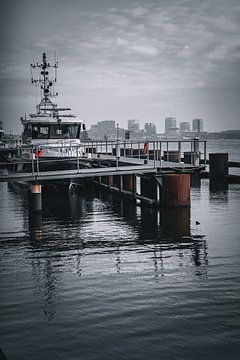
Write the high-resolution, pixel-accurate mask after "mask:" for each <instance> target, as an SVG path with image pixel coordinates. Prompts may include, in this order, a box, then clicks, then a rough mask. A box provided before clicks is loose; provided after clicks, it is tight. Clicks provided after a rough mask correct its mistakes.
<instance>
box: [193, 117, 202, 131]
mask: <svg viewBox="0 0 240 360" xmlns="http://www.w3.org/2000/svg"><path fill="white" fill-rule="evenodd" d="M192 131H194V132H198V133H200V132H202V131H203V120H202V119H193V121H192Z"/></svg>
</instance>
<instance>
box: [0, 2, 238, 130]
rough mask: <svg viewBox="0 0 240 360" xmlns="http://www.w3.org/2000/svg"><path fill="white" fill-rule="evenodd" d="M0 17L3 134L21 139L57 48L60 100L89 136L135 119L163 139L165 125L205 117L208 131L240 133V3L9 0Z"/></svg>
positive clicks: (205, 125)
mask: <svg viewBox="0 0 240 360" xmlns="http://www.w3.org/2000/svg"><path fill="white" fill-rule="evenodd" d="M29 14H31V15H29ZM0 16H1V22H0V26H1V33H2V39H1V43H0V45H1V49H2V53H1V59H0V62H1V63H0V64H1V71H0V116H1V119H3V120H4V127H5V130H6V131H10V130H12V131H13V132H17V133H20V132H21V123H20V117H21V116H24V114H28V113H30V112H33V111H34V108H35V105H36V95H37V94H39V92H38V91H37V89H36V88H34V87H33V86H32V85H31V82H30V70H29V68H30V63H31V62H32V61H33V58H34V59H35V60H36V61H40V60H41V56H42V53H43V52H46V53H47V56H48V58H49V60H53V58H54V51H55V50H56V52H57V58H58V61H59V74H58V83H57V91H59V93H60V96H59V98H58V99H57V102H58V103H59V104H60V106H67V107H68V106H70V107H71V108H72V110H73V112H74V113H76V114H77V115H78V116H79V117H80V118H82V119H83V120H84V121H85V123H86V125H87V127H88V128H89V127H90V126H91V124H94V123H96V122H98V121H103V120H106V119H114V120H115V121H116V122H118V123H119V125H120V126H121V127H127V121H128V119H135V118H137V119H139V123H140V127H141V128H143V126H144V123H146V122H149V123H150V122H151V123H154V124H155V125H156V128H157V129H156V130H157V132H164V121H165V118H166V117H174V118H176V119H177V121H178V123H180V122H192V119H194V118H201V119H204V130H206V131H221V130H226V129H239V128H240V122H239V113H240V103H239V90H240V78H239V68H240V66H239V63H240V53H239V48H240V40H239V33H240V22H239V17H240V4H239V1H237V0H229V1H227V2H224V1H216V0H213V1H211V3H210V2H209V1H206V0H204V1H202V2H199V1H189V0H182V1H176V0H172V1H170V2H169V1H165V0H162V1H154V0H150V1H149V2H148V3H147V4H146V3H144V2H143V1H137V2H135V1H126V0H124V1H121V3H119V2H118V1H114V0H100V1H94V0H89V1H88V2H85V1H74V0H70V1H68V2H66V1H64V0H59V1H56V0H52V1H48V2H47V1H45V0H43V1H42V2H40V3H38V2H31V1H28V0H22V1H21V2H18V1H16V0H9V1H6V0H2V11H1V15H0ZM12 24H14V25H12ZM38 101H39V95H38Z"/></svg>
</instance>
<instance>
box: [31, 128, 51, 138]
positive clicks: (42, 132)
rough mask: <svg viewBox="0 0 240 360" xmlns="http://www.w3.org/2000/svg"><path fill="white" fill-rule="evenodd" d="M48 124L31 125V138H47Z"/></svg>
mask: <svg viewBox="0 0 240 360" xmlns="http://www.w3.org/2000/svg"><path fill="white" fill-rule="evenodd" d="M48 132H49V129H48V126H37V125H35V126H33V127H32V138H33V139H47V138H48Z"/></svg>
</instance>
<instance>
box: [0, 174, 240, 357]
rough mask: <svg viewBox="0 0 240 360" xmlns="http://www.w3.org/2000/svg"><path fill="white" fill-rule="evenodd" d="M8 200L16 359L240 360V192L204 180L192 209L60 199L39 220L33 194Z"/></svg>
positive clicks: (53, 198) (6, 336)
mask: <svg viewBox="0 0 240 360" xmlns="http://www.w3.org/2000/svg"><path fill="white" fill-rule="evenodd" d="M0 194H1V209H0V219H1V229H0V238H1V240H0V286H1V293H0V305H1V306H0V346H1V348H2V349H3V351H4V352H5V354H6V356H7V359H8V360H11V359H12V360H13V359H17V360H22V359H23V360H25V359H84V360H85V359H124V360H125V359H136V360H141V359H239V358H240V303H239V295H240V282H239V272H240V236H239V234H240V225H239V213H240V185H235V184H232V185H229V186H228V189H226V188H225V189H219V190H216V189H209V182H208V180H205V179H204V180H202V181H201V186H200V185H199V184H196V185H195V186H193V187H192V189H191V195H192V205H191V209H190V210H189V209H177V210H173V209H172V210H161V211H156V210H153V209H150V208H141V207H137V206H135V205H134V204H132V203H131V202H129V201H126V200H121V199H120V198H119V197H118V196H114V195H111V194H110V195H109V194H108V193H105V192H95V193H93V192H92V191H88V193H86V192H85V193H82V194H74V195H69V194H67V193H50V194H44V198H43V214H42V216H36V217H34V218H30V217H29V214H28V206H27V205H28V197H27V193H26V192H24V191H23V190H21V191H19V188H16V187H13V186H10V185H7V184H0ZM196 221H198V222H199V223H200V224H198V225H196Z"/></svg>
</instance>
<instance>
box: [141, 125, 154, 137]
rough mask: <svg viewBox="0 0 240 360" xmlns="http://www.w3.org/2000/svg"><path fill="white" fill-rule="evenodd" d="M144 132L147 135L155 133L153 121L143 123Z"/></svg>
mask: <svg viewBox="0 0 240 360" xmlns="http://www.w3.org/2000/svg"><path fill="white" fill-rule="evenodd" d="M144 129H145V134H146V135H148V136H154V135H156V126H155V124H154V123H146V124H145V125H144Z"/></svg>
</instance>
